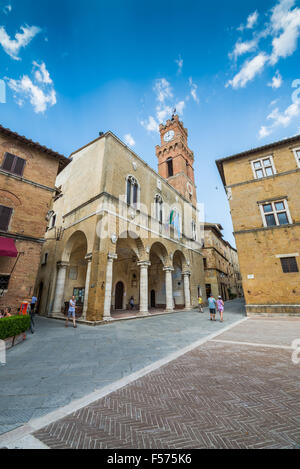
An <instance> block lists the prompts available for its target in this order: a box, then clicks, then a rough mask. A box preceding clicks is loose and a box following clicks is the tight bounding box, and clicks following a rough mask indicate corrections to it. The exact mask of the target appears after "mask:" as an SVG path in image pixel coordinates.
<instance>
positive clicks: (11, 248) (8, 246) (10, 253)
mask: <svg viewBox="0 0 300 469" xmlns="http://www.w3.org/2000/svg"><path fill="white" fill-rule="evenodd" d="M0 256H5V257H18V251H17V248H16V246H15V241H14V240H13V239H11V238H2V237H0Z"/></svg>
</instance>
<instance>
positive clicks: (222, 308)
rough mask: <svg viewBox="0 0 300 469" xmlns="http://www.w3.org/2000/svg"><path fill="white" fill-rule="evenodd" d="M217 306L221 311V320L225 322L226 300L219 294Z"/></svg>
mask: <svg viewBox="0 0 300 469" xmlns="http://www.w3.org/2000/svg"><path fill="white" fill-rule="evenodd" d="M217 307H218V311H219V313H220V318H221V319H220V321H221V322H223V313H224V301H223V300H222V297H221V296H219V298H218V301H217Z"/></svg>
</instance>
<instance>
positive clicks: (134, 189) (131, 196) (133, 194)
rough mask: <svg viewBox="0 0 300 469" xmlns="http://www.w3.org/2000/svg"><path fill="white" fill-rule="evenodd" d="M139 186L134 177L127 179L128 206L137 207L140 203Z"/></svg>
mask: <svg viewBox="0 0 300 469" xmlns="http://www.w3.org/2000/svg"><path fill="white" fill-rule="evenodd" d="M138 199H139V184H138V182H137V180H136V179H135V178H134V177H133V176H128V178H127V204H128V205H134V206H135V207H136V206H137V204H138V202H139V200H138Z"/></svg>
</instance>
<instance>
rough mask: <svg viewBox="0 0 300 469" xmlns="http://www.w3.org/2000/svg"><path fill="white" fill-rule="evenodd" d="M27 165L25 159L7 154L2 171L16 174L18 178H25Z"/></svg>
mask: <svg viewBox="0 0 300 469" xmlns="http://www.w3.org/2000/svg"><path fill="white" fill-rule="evenodd" d="M25 163H26V161H25V160H24V159H23V158H19V157H18V156H16V155H12V154H11V153H5V155H4V161H3V164H2V168H1V169H4V170H5V171H9V172H10V173H13V174H16V175H17V176H23V172H24V167H25Z"/></svg>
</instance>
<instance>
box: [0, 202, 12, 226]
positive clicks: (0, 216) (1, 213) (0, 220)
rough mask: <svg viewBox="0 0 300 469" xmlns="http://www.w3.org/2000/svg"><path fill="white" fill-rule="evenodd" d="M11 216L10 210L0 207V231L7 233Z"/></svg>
mask: <svg viewBox="0 0 300 469" xmlns="http://www.w3.org/2000/svg"><path fill="white" fill-rule="evenodd" d="M11 215H12V208H9V207H5V206H4V205H0V230H2V231H7V230H8V227H9V222H10V219H11Z"/></svg>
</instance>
